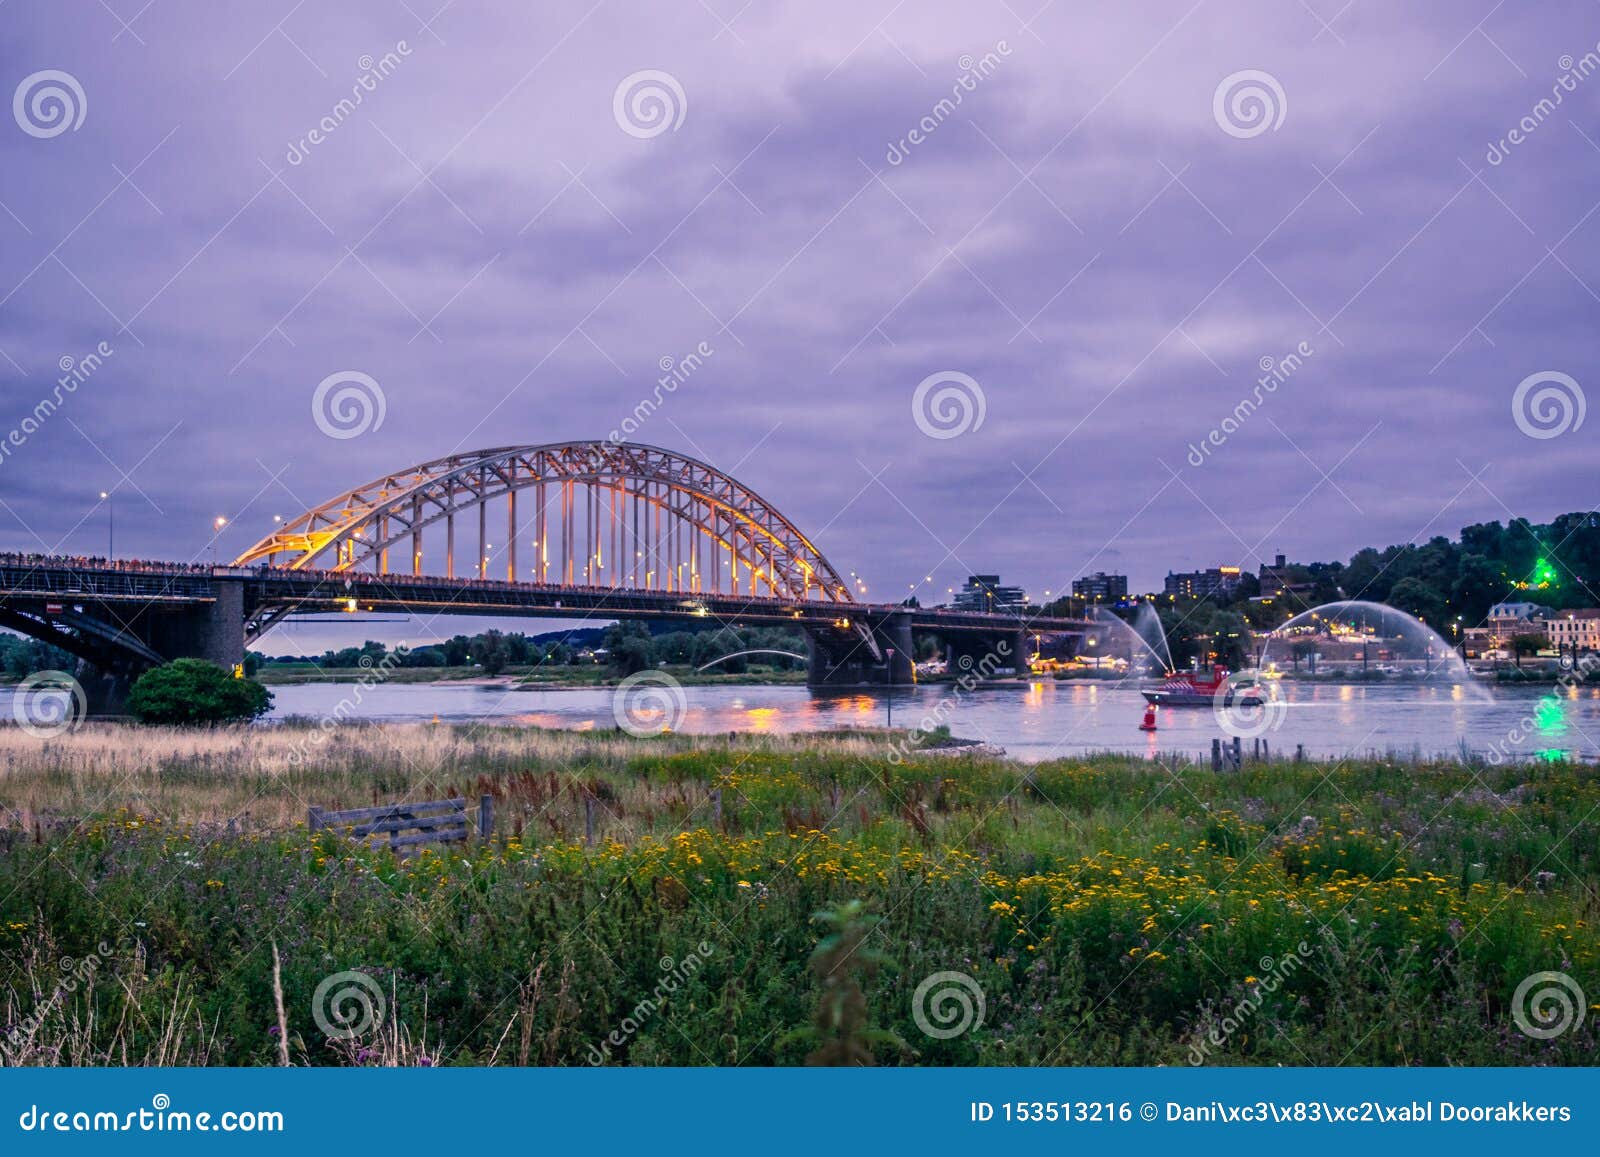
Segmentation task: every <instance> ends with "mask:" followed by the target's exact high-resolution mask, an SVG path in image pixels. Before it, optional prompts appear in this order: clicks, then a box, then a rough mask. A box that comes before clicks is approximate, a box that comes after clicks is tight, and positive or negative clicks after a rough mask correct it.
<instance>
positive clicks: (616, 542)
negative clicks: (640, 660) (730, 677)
mask: <svg viewBox="0 0 1600 1157" xmlns="http://www.w3.org/2000/svg"><path fill="white" fill-rule="evenodd" d="M491 509H494V510H495V515H494V517H495V519H496V524H497V525H498V526H501V527H503V528H504V531H503V534H502V533H499V532H496V534H497V537H491V532H490V526H491V523H490V511H491ZM474 515H475V516H476V517H473V516H474ZM502 518H503V519H504V520H505V521H504V522H499V519H502ZM463 519H465V520H467V522H468V525H467V526H466V527H465V528H463V527H462V526H460V525H458V523H459V522H461V521H462V520H463ZM473 522H475V523H476V527H475V530H476V534H475V535H473V533H472V531H473V530H474V527H472V525H471V523H473ZM440 524H442V525H440ZM463 529H465V531H466V534H465V535H463V534H462V533H461V532H462V530H463ZM440 531H442V535H443V543H442V544H439V543H438V541H437V536H438V535H439V533H440ZM425 532H427V533H425ZM496 541H498V543H499V545H498V547H497V546H495V545H494V543H495V542H496ZM463 546H465V547H466V548H467V550H468V551H470V553H468V555H467V563H468V565H467V566H466V567H465V568H463V567H462V566H461V560H460V557H459V555H460V548H461V547H463ZM474 548H475V549H474ZM262 562H265V563H267V564H269V565H271V566H277V567H286V568H289V569H293V570H302V569H326V570H334V571H347V570H370V571H373V572H376V573H378V574H412V575H424V574H433V575H439V574H443V575H445V576H446V577H451V578H454V577H457V576H458V574H459V575H460V576H461V577H467V576H475V577H477V578H480V579H487V578H491V577H494V578H499V577H501V576H502V575H503V576H504V578H505V579H506V580H507V581H510V582H535V583H550V584H558V585H566V586H583V587H615V588H622V589H634V590H653V591H665V592H682V593H685V594H692V593H699V592H706V593H726V594H734V595H739V594H748V595H750V596H766V597H774V598H783V599H805V600H820V601H824V602H834V603H850V602H851V601H852V597H851V594H850V589H849V586H848V585H847V584H846V582H845V581H844V579H842V578H841V577H840V575H839V573H838V572H837V571H836V570H835V569H834V568H833V566H832V565H831V564H830V563H829V562H828V561H827V559H826V558H824V557H823V555H822V553H821V552H820V551H818V550H817V548H816V547H815V546H814V545H813V544H812V543H811V541H810V540H809V539H808V538H807V537H806V536H805V535H804V534H803V533H802V532H801V531H800V529H799V528H798V527H796V526H795V525H794V523H792V522H790V521H789V520H788V519H787V518H785V517H784V516H783V515H782V514H781V513H780V512H779V511H778V510H777V509H776V508H775V507H774V506H772V504H771V503H769V502H767V501H766V500H765V499H763V498H762V497H761V496H760V495H758V494H756V493H755V492H754V491H753V490H751V489H749V488H748V487H746V486H744V485H743V484H742V483H740V482H739V481H738V480H736V479H735V478H733V477H732V476H730V475H728V474H725V473H723V472H722V471H720V470H717V469H716V468H714V467H712V466H709V465H707V464H706V463H704V462H700V461H698V460H696V459H694V458H690V457H688V456H686V455H683V454H678V453H675V452H673V451H670V450H663V449H660V448H658V447H654V446H646V445H640V444H635V443H613V442H609V441H601V442H560V443H549V444H545V445H537V446H506V447H498V448H495V449H488V450H476V451H471V452H468V453H463V454H453V455H450V456H448V457H444V458H436V459H434V460H433V461H431V462H424V463H421V464H419V465H416V466H411V467H408V468H406V469H404V470H401V471H397V472H395V473H392V474H386V475H383V476H382V477H380V478H376V479H373V480H372V481H371V482H368V483H366V484H365V485H363V486H358V487H355V488H354V489H352V490H349V491H346V492H345V493H343V494H340V495H338V496H336V497H334V498H332V499H330V500H328V501H327V502H324V503H322V504H321V505H320V506H317V507H315V508H314V509H312V510H308V511H306V512H305V513H304V514H302V515H300V516H299V517H297V518H295V519H293V520H291V521H289V522H287V523H285V524H283V525H282V526H281V527H279V528H278V529H277V530H275V531H274V532H273V533H272V534H269V535H267V536H266V537H265V538H262V539H261V540H260V541H259V542H257V543H256V544H255V545H254V546H252V547H250V549H249V550H247V551H245V552H244V553H243V554H241V555H240V556H239V557H238V559H236V560H235V563H234V565H236V566H246V565H251V564H257V563H262ZM397 563H398V566H396V565H395V564H397Z"/></svg>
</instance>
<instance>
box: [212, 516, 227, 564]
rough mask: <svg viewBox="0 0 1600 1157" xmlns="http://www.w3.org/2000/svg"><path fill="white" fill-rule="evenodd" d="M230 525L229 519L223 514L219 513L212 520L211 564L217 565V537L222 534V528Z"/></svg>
mask: <svg viewBox="0 0 1600 1157" xmlns="http://www.w3.org/2000/svg"><path fill="white" fill-rule="evenodd" d="M227 525H228V520H227V519H226V518H224V517H222V515H220V514H219V515H217V516H216V517H215V518H213V519H212V520H211V565H212V566H216V565H217V539H218V537H219V536H220V535H221V534H222V528H223V527H224V526H227Z"/></svg>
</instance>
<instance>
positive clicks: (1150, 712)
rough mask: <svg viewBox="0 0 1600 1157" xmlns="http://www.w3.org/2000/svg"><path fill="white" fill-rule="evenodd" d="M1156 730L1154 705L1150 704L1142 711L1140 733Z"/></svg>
mask: <svg viewBox="0 0 1600 1157" xmlns="http://www.w3.org/2000/svg"><path fill="white" fill-rule="evenodd" d="M1155 729H1156V705H1155V704H1154V703H1152V704H1150V705H1149V706H1148V707H1146V708H1145V709H1144V722H1143V723H1141V724H1139V730H1140V731H1154V730H1155Z"/></svg>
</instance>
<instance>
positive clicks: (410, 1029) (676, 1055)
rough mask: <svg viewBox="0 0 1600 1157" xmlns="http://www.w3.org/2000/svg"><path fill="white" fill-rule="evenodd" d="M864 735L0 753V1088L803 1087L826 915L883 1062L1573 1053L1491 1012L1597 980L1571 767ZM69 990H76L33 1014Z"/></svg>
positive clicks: (280, 729)
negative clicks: (1175, 759) (452, 824)
mask: <svg viewBox="0 0 1600 1157" xmlns="http://www.w3.org/2000/svg"><path fill="white" fill-rule="evenodd" d="M890 738H891V737H890V736H889V735H888V734H887V733H884V732H867V731H856V732H849V733H839V732H834V733H828V734H817V735H805V736H778V735H740V736H733V737H729V736H726V735H723V736H718V737H715V738H713V737H703V736H702V737H694V736H686V735H666V736H658V737H652V738H635V737H632V736H628V735H625V734H622V733H606V734H602V733H574V732H550V731H540V730H537V729H530V728H524V727H485V726H482V725H474V726H459V727H450V726H438V727H432V726H427V725H419V724H407V725H399V726H356V725H344V726H340V727H337V728H335V729H334V730H333V731H331V732H325V731H323V730H322V729H320V728H313V727H303V726H276V727H254V728H240V729H222V730H217V731H208V732H179V731H171V730H161V729H135V728H130V727H119V726H115V725H107V724H96V725H90V726H86V727H84V728H82V729H81V730H79V731H77V732H73V733H68V734H66V735H63V736H59V737H57V738H55V739H52V740H50V741H48V742H44V743H41V742H39V741H38V740H35V739H33V738H32V737H29V736H26V735H24V734H23V733H21V732H20V731H19V730H17V729H11V728H7V729H3V730H0V808H3V811H0V815H3V816H4V817H5V818H4V826H3V827H0V999H3V1001H4V1003H5V1008H4V1009H3V1010H0V1019H3V1021H4V1022H5V1023H6V1024H8V1025H10V1026H19V1025H26V1026H31V1027H30V1028H29V1029H28V1032H27V1034H26V1036H25V1039H22V1040H21V1041H20V1042H19V1038H18V1037H17V1034H16V1031H15V1027H13V1030H12V1031H11V1032H10V1033H9V1034H8V1035H7V1036H6V1037H5V1039H4V1040H3V1041H0V1045H4V1047H6V1048H8V1049H9V1050H10V1059H13V1060H16V1061H19V1062H20V1063H31V1064H106V1063H117V1064H142V1063H154V1062H157V1061H160V1062H162V1063H169V1064H224V1063H226V1064H274V1063H277V1062H278V1060H279V1058H280V1053H279V1047H280V1043H282V1044H286V1046H287V1048H288V1051H289V1055H290V1059H291V1060H292V1061H293V1062H294V1063H297V1064H299V1063H310V1064H376V1063H405V1064H417V1063H429V1064H507V1063H528V1064H585V1063H628V1064H687V1065H697V1064H794V1063H800V1062H802V1061H803V1060H804V1059H805V1057H806V1056H807V1054H808V1053H809V1052H810V1051H811V1050H812V1049H813V1048H814V1047H815V1046H816V1044H817V1041H816V1040H815V1039H814V1038H813V1037H811V1036H810V1035H808V1029H807V1026H808V1025H811V1024H813V1021H814V1016H815V1012H816V1008H817V1005H818V1002H819V1000H821V999H822V989H821V981H820V978H819V977H818V975H817V974H816V972H815V971H814V970H813V969H812V968H811V967H810V964H809V962H810V960H811V959H812V953H813V950H814V949H815V947H816V945H817V944H818V942H819V939H820V938H821V937H822V936H823V935H824V934H825V929H823V928H822V927H821V926H820V925H819V924H818V923H817V922H816V921H815V920H814V918H813V917H814V916H815V914H816V913H818V912H820V911H824V910H832V911H835V912H840V913H847V912H848V911H849V910H848V909H847V908H846V907H845V905H847V904H848V903H849V902H851V901H855V900H859V901H861V902H862V903H863V904H864V906H865V909H864V913H865V915H864V917H862V918H866V919H869V920H872V921H875V922H876V923H875V924H874V925H873V927H872V931H871V943H872V946H873V948H874V951H875V953H877V954H878V957H879V958H880V960H881V965H880V966H878V967H876V968H873V969H860V970H857V971H855V972H853V973H852V974H851V976H852V979H851V983H859V984H860V985H861V996H862V1000H863V1001H864V1002H865V1009H866V1013H867V1016H868V1018H869V1021H870V1023H871V1024H872V1025H874V1026H876V1027H879V1028H881V1029H883V1030H884V1032H883V1033H882V1034H879V1035H876V1036H875V1037H874V1038H873V1043H871V1044H870V1045H869V1046H868V1047H869V1048H870V1050H871V1051H872V1053H873V1055H874V1056H875V1058H876V1059H877V1060H878V1061H879V1062H881V1063H923V1064H951V1065H967V1064H983V1065H994V1064H1080V1063H1081V1064H1173V1065H1177V1064H1189V1063H1198V1062H1196V1060H1195V1058H1196V1056H1198V1057H1199V1059H1200V1061H1204V1062H1206V1063H1244V1062H1247V1063H1254V1064H1280V1063H1281V1064H1289V1065H1302V1064H1324V1065H1336V1064H1340V1063H1343V1064H1379V1063H1398V1064H1435V1065H1440V1064H1478V1065H1485V1064H1533V1063H1554V1064H1587V1063H1593V1062H1594V1058H1595V1036H1594V1034H1593V1031H1592V1027H1586V1028H1585V1029H1584V1031H1582V1032H1573V1033H1569V1034H1563V1035H1561V1036H1557V1037H1554V1038H1552V1039H1548V1040H1541V1039H1535V1038H1534V1037H1531V1036H1528V1035H1527V1034H1524V1033H1522V1032H1520V1031H1518V1029H1517V1028H1516V1026H1515V1024H1514V1023H1513V1020H1512V1018H1511V1015H1510V1008H1509V1002H1510V998H1511V994H1512V992H1513V990H1514V989H1515V988H1516V987H1517V985H1518V984H1519V983H1520V982H1521V981H1522V979H1523V978H1525V977H1527V976H1529V975H1531V974H1533V973H1535V972H1539V971H1549V970H1558V971H1567V972H1570V973H1571V974H1573V975H1578V976H1592V975H1594V972H1595V969H1596V968H1600V943H1597V941H1596V938H1595V937H1594V936H1593V934H1592V932H1591V931H1590V929H1592V928H1593V927H1594V923H1595V921H1596V920H1597V919H1600V911H1597V905H1596V900H1595V898H1594V897H1595V895H1596V894H1597V893H1596V889H1597V887H1600V818H1597V817H1600V773H1597V772H1596V771H1595V769H1593V768H1586V767H1578V766H1573V765H1567V764H1559V763H1557V764H1532V765H1521V766H1507V767H1486V766H1474V767H1468V766H1463V765H1461V764H1453V763H1424V764H1419V765H1400V764H1395V763H1390V762H1386V761H1343V762H1340V763H1337V764H1310V763H1308V764H1284V763H1277V764H1259V765H1257V764H1250V763H1247V764H1246V765H1245V767H1244V768H1243V769H1242V770H1241V771H1239V772H1234V773H1228V774H1223V775H1216V774H1213V773H1211V772H1210V771H1209V770H1208V769H1207V768H1205V767H1193V766H1185V765H1179V766H1174V767H1167V766H1163V765H1161V764H1157V763H1152V762H1148V761H1145V760H1141V759H1137V758H1129V757H1116V756H1100V757H1094V758H1071V759H1059V760H1054V761H1050V762H1045V763H1039V764H1033V765H1025V764H1021V763H1017V762H1013V761H1010V760H1006V759H1003V758H995V757H992V756H989V755H984V754H981V753H975V752H974V753H965V754H964V753H952V754H948V755H945V756H943V757H940V758H924V757H921V756H916V755H913V756H910V757H897V755H896V754H895V753H892V752H891V751H890V749H889V742H888V741H889V739H890ZM452 795H461V796H465V797H467V798H468V799H469V800H471V801H473V802H474V803H476V800H477V798H478V797H479V796H481V795H489V796H491V797H492V799H493V801H494V806H493V815H494V820H493V830H492V833H491V836H490V838H489V839H487V840H481V841H480V840H474V841H473V842H471V843H469V844H466V845H458V846H455V847H452V848H450V849H449V850H448V851H446V850H443V849H439V850H433V851H423V852H416V853H415V854H412V855H408V857H407V858H403V859H399V858H396V857H395V855H394V854H393V853H390V852H388V851H387V850H369V849H367V848H365V847H363V846H361V845H359V844H358V843H357V842H355V841H352V840H349V839H347V838H346V837H344V836H342V835H339V834H337V833H332V832H320V833H312V832H309V831H308V830H307V829H306V827H305V822H304V821H305V808H306V807H308V806H312V805H315V806H320V807H327V808H342V807H359V806H371V805H374V804H383V803H390V802H396V801H403V800H422V799H434V798H443V797H446V796H452ZM841 918H844V919H854V918H856V917H850V916H848V915H845V916H842V917H841ZM91 955H93V956H94V957H95V959H96V961H97V964H96V970H95V972H94V973H93V974H92V977H93V982H92V983H90V984H87V985H85V984H81V983H79V984H76V985H74V986H72V987H71V988H70V989H65V988H63V986H62V985H61V983H60V978H61V977H62V976H64V975H67V974H68V973H69V971H71V970H73V969H76V968H79V967H80V966H78V965H75V964H74V963H73V962H75V961H83V960H85V959H87V958H89V957H90V956H91ZM275 957H276V961H277V963H276V969H277V971H276V973H275V963H274V959H275ZM691 958H692V959H693V960H694V961H695V967H694V968H693V969H692V971H690V972H687V973H686V972H685V970H684V969H682V968H680V967H679V965H681V964H682V963H683V962H685V961H687V960H690V959H691ZM667 961H670V962H671V963H670V964H669V963H664V962H667ZM666 972H671V973H672V976H673V980H674V983H673V986H672V991H671V993H670V994H669V995H661V994H659V993H658V992H657V989H658V986H659V985H660V983H661V980H662V977H663V975H664V973H666ZM935 974H943V975H944V976H945V977H947V978H948V977H950V976H952V975H953V974H959V975H960V979H959V980H958V981H956V983H959V984H960V986H961V989H962V990H964V991H966V992H967V993H968V996H969V1003H973V1005H974V1016H973V1017H971V1018H970V1019H969V1020H968V1021H967V1022H966V1024H965V1031H962V1032H960V1033H957V1034H954V1035H947V1036H936V1035H930V1034H929V1033H928V1032H926V1031H924V1028H925V1027H926V1026H927V1024H928V1023H929V1022H928V1020H927V1011H928V1010H927V1009H926V1007H919V1006H918V1005H917V1003H916V1001H917V999H918V993H919V992H921V993H923V994H924V996H926V989H925V986H924V982H925V981H928V980H929V978H930V977H933V976H934V975H935ZM72 975H74V976H76V975H77V974H76V972H72ZM275 975H276V976H278V978H279V979H278V980H277V982H276V983H277V984H278V985H279V987H280V991H281V999H282V1003H283V1009H284V1011H283V1014H282V1016H281V1018H280V1014H279V1012H278V997H277V996H275V994H274V983H275V981H274V976H275ZM330 977H334V978H335V979H336V980H338V981H339V982H340V983H341V984H343V985H344V986H346V987H349V986H351V985H354V986H356V987H355V989H353V991H358V994H359V993H365V997H364V999H365V1001H366V1003H367V1005H368V1006H369V1007H374V1010H375V1014H376V1015H375V1017H374V1018H372V1020H371V1022H370V1023H367V1024H365V1026H364V1027H363V1029H362V1032H361V1034H359V1035H357V1036H356V1037H354V1038H349V1039H346V1038H343V1037H341V1036H337V1035H335V1036H330V1035H329V1030H328V1020H327V1015H328V1010H327V1009H326V1008H324V1007H320V1006H319V1005H318V1003H317V998H318V994H319V992H322V993H326V991H327V985H326V983H325V982H327V981H328V979H329V978H330ZM80 979H81V978H80ZM373 993H379V994H381V996H382V999H381V1001H380V1002H379V1004H381V1007H376V1006H374V1005H373V1001H372V994H373ZM972 993H978V994H980V996H981V1000H978V1001H976V1002H973V1001H972V1000H971V994H972ZM653 994H655V995H653ZM645 1000H650V1001H654V1002H655V1003H654V1004H653V1005H652V1006H651V1015H650V1016H648V1017H640V1016H638V1015H637V1010H638V1008H639V1007H640V1002H641V1001H645ZM979 1006H981V1009H982V1012H981V1015H978V1008H979ZM1241 1009H1243V1010H1245V1011H1244V1012H1242V1013H1241V1011H1240V1010H1241ZM629 1018H631V1020H629V1023H630V1024H631V1028H630V1029H629V1031H628V1032H627V1033H625V1034H620V1039H619V1038H618V1037H614V1036H613V1035H612V1034H613V1030H615V1029H616V1026H617V1025H618V1024H621V1023H623V1022H624V1021H625V1019H629ZM1230 1024H1231V1026H1232V1027H1230ZM602 1045H605V1046H606V1047H605V1048H602V1047H601V1046H602Z"/></svg>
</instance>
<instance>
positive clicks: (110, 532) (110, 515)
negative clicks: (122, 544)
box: [100, 490, 117, 562]
mask: <svg viewBox="0 0 1600 1157" xmlns="http://www.w3.org/2000/svg"><path fill="white" fill-rule="evenodd" d="M100 501H101V502H104V503H106V561H107V562H111V561H112V560H113V559H115V558H116V557H117V496H116V495H114V494H112V493H111V492H110V491H109V490H102V491H101V492H100Z"/></svg>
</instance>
